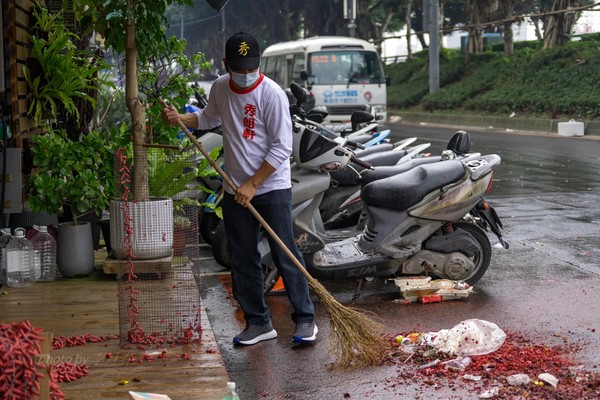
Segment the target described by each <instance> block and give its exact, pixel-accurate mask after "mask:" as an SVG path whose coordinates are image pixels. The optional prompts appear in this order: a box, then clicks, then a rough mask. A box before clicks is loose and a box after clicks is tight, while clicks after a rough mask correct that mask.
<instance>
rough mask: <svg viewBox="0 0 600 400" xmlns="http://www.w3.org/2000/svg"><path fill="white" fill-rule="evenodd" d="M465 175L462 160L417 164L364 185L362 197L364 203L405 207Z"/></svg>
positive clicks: (391, 207) (402, 208) (375, 205)
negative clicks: (402, 171) (409, 168)
mask: <svg viewBox="0 0 600 400" xmlns="http://www.w3.org/2000/svg"><path fill="white" fill-rule="evenodd" d="M464 174H465V167H464V165H463V163H462V162H460V161H456V160H451V161H446V162H438V163H433V164H425V165H420V166H418V167H415V168H413V169H411V170H409V171H406V172H404V173H400V174H397V175H394V176H391V177H389V178H385V179H380V180H378V181H375V182H371V183H369V184H368V185H365V186H364V187H363V188H362V190H361V198H362V200H363V203H365V204H366V205H367V206H372V207H383V208H390V209H393V210H406V209H407V208H409V207H410V206H413V205H415V204H417V203H418V202H420V201H421V200H423V199H424V198H425V196H426V195H427V194H428V193H431V192H432V191H434V190H436V189H439V188H441V187H443V186H445V185H448V184H449V183H452V182H456V181H457V180H459V179H460V178H462V177H463V176H464Z"/></svg>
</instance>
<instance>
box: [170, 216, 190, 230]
mask: <svg viewBox="0 0 600 400" xmlns="http://www.w3.org/2000/svg"><path fill="white" fill-rule="evenodd" d="M173 226H174V227H175V228H178V229H187V228H189V227H190V226H192V221H190V219H189V218H188V217H186V216H185V215H183V214H180V213H175V214H173Z"/></svg>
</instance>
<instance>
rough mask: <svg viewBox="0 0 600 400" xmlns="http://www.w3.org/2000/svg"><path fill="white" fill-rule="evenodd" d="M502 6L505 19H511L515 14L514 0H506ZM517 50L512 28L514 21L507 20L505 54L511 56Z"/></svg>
mask: <svg viewBox="0 0 600 400" xmlns="http://www.w3.org/2000/svg"><path fill="white" fill-rule="evenodd" d="M502 7H503V8H504V13H503V15H504V19H507V20H510V19H511V18H512V17H513V15H514V7H515V1H514V0H505V1H504V2H503V3H502ZM514 50H515V44H514V38H513V30H512V22H506V23H505V24H504V54H506V55H507V56H509V57H511V56H512V55H513V53H514Z"/></svg>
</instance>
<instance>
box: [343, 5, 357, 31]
mask: <svg viewBox="0 0 600 400" xmlns="http://www.w3.org/2000/svg"><path fill="white" fill-rule="evenodd" d="M344 19H345V20H346V21H348V36H350V37H355V36H356V33H355V29H356V0H344Z"/></svg>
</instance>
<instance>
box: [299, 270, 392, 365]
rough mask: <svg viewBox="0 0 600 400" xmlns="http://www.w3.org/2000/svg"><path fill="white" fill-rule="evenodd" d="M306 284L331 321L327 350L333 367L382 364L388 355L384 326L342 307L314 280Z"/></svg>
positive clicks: (355, 311) (357, 312)
mask: <svg viewBox="0 0 600 400" xmlns="http://www.w3.org/2000/svg"><path fill="white" fill-rule="evenodd" d="M309 285H310V286H311V288H312V289H313V291H314V293H315V295H316V296H317V297H318V298H319V300H320V301H321V304H322V305H323V306H324V307H325V310H326V311H327V313H328V314H329V317H330V320H331V329H330V337H329V352H330V353H331V354H332V355H333V356H334V358H335V360H336V361H335V366H337V367H341V368H360V367H368V366H374V365H379V364H382V363H383V362H384V361H385V359H386V358H387V355H388V354H389V348H390V346H389V344H388V341H387V340H386V339H385V337H384V333H385V327H384V326H383V325H382V324H380V323H378V322H375V321H373V320H372V319H370V318H369V317H367V316H366V315H365V314H363V313H361V312H359V311H357V310H353V309H350V308H347V307H344V306H343V305H342V304H340V303H339V302H338V301H337V300H336V299H335V298H334V297H333V296H332V295H331V293H329V292H328V291H327V289H325V287H323V285H321V284H320V283H319V282H318V281H317V280H315V279H310V280H309Z"/></svg>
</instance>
